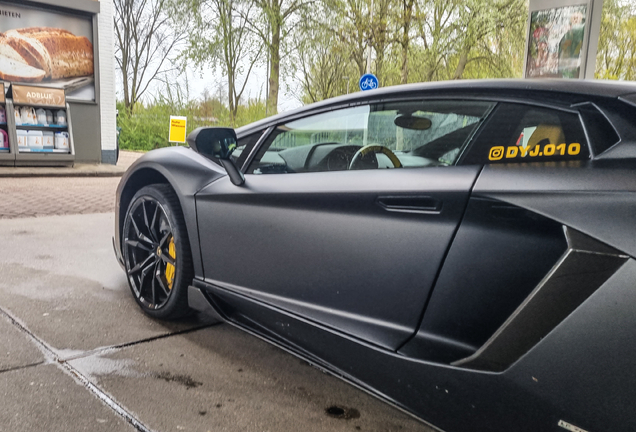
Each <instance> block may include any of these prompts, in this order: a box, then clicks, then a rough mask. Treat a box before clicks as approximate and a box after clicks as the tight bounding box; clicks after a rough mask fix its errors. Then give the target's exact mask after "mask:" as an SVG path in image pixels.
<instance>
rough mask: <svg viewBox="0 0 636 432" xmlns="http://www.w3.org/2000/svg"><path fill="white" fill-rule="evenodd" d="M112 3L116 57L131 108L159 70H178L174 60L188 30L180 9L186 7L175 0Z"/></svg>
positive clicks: (125, 103) (116, 1)
mask: <svg viewBox="0 0 636 432" xmlns="http://www.w3.org/2000/svg"><path fill="white" fill-rule="evenodd" d="M177 3H178V4H177ZM114 5H115V36H116V40H115V59H116V61H117V66H118V68H119V70H120V71H121V75H122V84H123V89H124V105H125V107H126V109H127V110H129V111H130V110H132V107H133V106H134V105H135V103H137V101H139V100H140V98H141V97H142V96H143V94H144V93H145V92H146V91H147V90H148V88H149V87H150V85H151V84H152V83H153V82H154V81H155V80H157V78H158V77H159V76H160V75H161V74H166V73H169V72H171V71H176V70H179V67H178V66H176V65H175V60H176V59H177V57H178V55H179V53H180V49H181V48H182V47H183V46H184V44H185V42H186V40H187V37H188V30H189V25H188V20H187V19H186V18H185V17H184V15H186V14H184V13H183V12H180V11H182V10H183V9H185V8H187V7H186V3H185V2H178V0H114Z"/></svg>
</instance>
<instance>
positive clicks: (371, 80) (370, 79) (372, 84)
mask: <svg viewBox="0 0 636 432" xmlns="http://www.w3.org/2000/svg"><path fill="white" fill-rule="evenodd" d="M358 85H359V86H360V90H362V91H365V90H375V89H377V88H378V87H380V83H379V82H378V77H376V76H375V75H373V74H371V73H368V74H364V75H362V76H361V77H360V81H359V82H358Z"/></svg>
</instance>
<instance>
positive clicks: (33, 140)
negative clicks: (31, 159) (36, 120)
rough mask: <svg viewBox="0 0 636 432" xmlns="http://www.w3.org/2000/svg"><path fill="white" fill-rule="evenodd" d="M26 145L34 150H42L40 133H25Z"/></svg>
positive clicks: (33, 131)
mask: <svg viewBox="0 0 636 432" xmlns="http://www.w3.org/2000/svg"><path fill="white" fill-rule="evenodd" d="M27 145H28V146H29V148H31V149H34V150H42V148H43V146H42V131H36V130H30V131H27Z"/></svg>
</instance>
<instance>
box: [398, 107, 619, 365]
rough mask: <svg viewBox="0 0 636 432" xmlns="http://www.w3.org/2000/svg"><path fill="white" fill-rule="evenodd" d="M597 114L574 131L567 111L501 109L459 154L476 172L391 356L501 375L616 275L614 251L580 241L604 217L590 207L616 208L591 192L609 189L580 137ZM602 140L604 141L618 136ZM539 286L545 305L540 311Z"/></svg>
mask: <svg viewBox="0 0 636 432" xmlns="http://www.w3.org/2000/svg"><path fill="white" fill-rule="evenodd" d="M599 115H600V113H599ZM600 121H601V120H599V119H595V124H594V125H593V124H587V127H586V129H584V128H583V124H582V123H581V118H580V113H579V112H578V110H577V108H570V107H554V106H545V105H544V106H540V105H532V104H521V103H501V104H499V106H498V107H497V108H496V110H495V111H494V112H493V113H492V114H491V116H490V117H489V120H488V122H487V124H486V125H485V126H484V127H483V128H482V129H481V130H480V133H479V135H478V136H477V137H476V138H475V140H474V142H473V145H472V147H471V148H470V149H469V150H468V151H467V152H466V153H465V155H464V157H463V158H462V160H461V161H460V165H461V164H467V165H485V167H484V169H483V171H482V172H481V174H480V176H479V180H478V181H477V182H476V184H475V187H474V189H473V193H472V194H471V197H470V199H469V201H468V205H467V210H466V213H465V215H464V218H463V220H462V223H461V226H460V228H459V229H458V231H457V234H456V236H455V238H454V241H453V244H452V246H451V248H450V249H449V252H448V255H447V258H446V260H445V263H444V266H443V268H442V269H441V271H440V275H439V277H438V279H437V281H436V285H435V288H434V290H433V292H432V295H431V298H430V301H429V303H428V305H427V309H426V311H425V313H424V316H423V320H422V325H421V328H420V330H419V331H418V333H417V335H416V336H415V337H414V338H413V339H412V340H410V341H409V342H408V343H407V344H406V345H405V346H403V347H401V348H400V353H402V354H404V355H407V356H409V357H416V358H420V359H424V360H429V361H437V362H443V363H452V364H455V365H463V366H465V367H470V368H478V369H486V370H495V371H500V370H503V369H505V368H507V367H508V366H510V364H512V363H513V362H514V361H516V360H517V359H518V358H519V357H520V356H521V355H523V354H525V353H526V352H527V351H528V350H529V349H530V348H531V347H532V346H533V345H534V344H536V343H537V342H538V341H539V340H540V339H541V337H544V336H545V335H546V334H547V333H548V332H549V331H551V330H552V329H553V328H554V327H555V326H556V325H557V324H558V323H559V322H560V320H562V319H563V318H564V317H565V316H566V315H567V314H569V313H570V312H572V311H573V310H574V308H575V307H577V306H578V305H579V304H580V302H581V301H583V300H584V299H585V298H586V297H587V296H589V295H590V294H591V292H593V290H594V289H596V288H598V287H599V286H600V282H599V281H602V280H605V279H606V278H607V277H608V275H609V274H611V273H612V272H613V271H614V270H615V268H616V267H615V265H616V264H620V263H621V260H620V259H616V258H615V257H613V256H611V255H612V254H614V253H615V252H612V251H610V249H609V248H604V246H602V245H601V243H602V242H599V241H598V240H595V239H593V238H590V237H588V236H589V234H590V233H593V232H594V231H595V229H593V228H590V227H593V226H595V224H596V225H598V218H599V217H603V216H602V215H603V210H600V211H599V210H593V209H595V208H601V209H602V208H603V206H600V205H599V206H598V207H594V203H595V202H601V201H602V200H606V201H608V203H607V204H606V209H607V210H608V211H609V210H610V209H615V208H620V206H618V207H616V206H614V204H612V202H611V201H612V199H614V198H612V199H608V198H607V197H602V196H601V195H600V194H599V193H598V191H594V189H601V190H602V188H607V187H608V185H610V186H609V187H610V188H613V187H616V186H613V185H612V177H611V174H610V173H611V172H612V171H611V169H608V170H606V171H604V170H602V169H600V167H595V168H593V167H592V166H591V164H590V162H589V159H590V154H591V153H590V148H589V146H588V140H587V136H588V135H589V134H590V133H591V132H593V127H598V126H599V122H600ZM605 121H606V120H605ZM586 130H587V131H588V134H586V133H585V131H586ZM605 130H607V128H606V129H605ZM604 135H605V136H604V138H603V139H609V140H610V143H609V144H608V145H607V147H609V146H610V145H611V143H612V142H616V141H618V137H616V136H615V133H614V136H615V137H614V138H612V137H610V136H607V135H608V134H607V133H605V134H604ZM614 196H616V195H614ZM617 201H620V199H617ZM585 203H588V205H589V209H588V208H586V207H585ZM576 205H578V206H579V207H575V206H576ZM614 211H615V212H617V213H618V214H620V211H616V210H614ZM604 217H607V218H610V217H611V216H610V215H605V216H604ZM583 227H584V228H585V229H582V228H583ZM577 230H581V231H583V232H587V233H588V234H587V235H584V234H581V233H580V232H578V231H577ZM572 245H576V246H572ZM590 248H591V249H590ZM573 250H575V251H574V252H573ZM580 251H585V252H584V253H583V254H582V255H577V254H579V253H580ZM603 253H605V254H606V255H605V256H603V255H602V254H603ZM581 257H584V258H581ZM579 275H580V279H576V277H579ZM572 281H574V282H572ZM568 286H571V287H574V288H573V289H572V290H571V292H568V291H567V287H568ZM564 287H566V288H564ZM550 290H553V292H551V291H550ZM540 291H541V292H542V293H547V294H545V295H546V298H548V299H549V300H548V301H544V304H543V305H542V306H540V307H539V306H535V305H536V304H538V303H537V299H541V292H540ZM533 299H534V300H533ZM519 317H521V318H523V319H524V320H525V321H523V323H520V322H521V321H520V318H519ZM502 341H505V342H502Z"/></svg>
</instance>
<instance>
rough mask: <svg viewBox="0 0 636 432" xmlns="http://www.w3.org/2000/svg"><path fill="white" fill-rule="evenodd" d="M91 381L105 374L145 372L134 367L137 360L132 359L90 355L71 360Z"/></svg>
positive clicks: (132, 375)
mask: <svg viewBox="0 0 636 432" xmlns="http://www.w3.org/2000/svg"><path fill="white" fill-rule="evenodd" d="M69 363H70V364H71V365H72V366H73V367H74V368H76V369H77V370H79V371H80V372H81V373H82V374H83V375H84V376H86V378H87V379H88V380H90V381H95V380H96V379H97V378H98V377H100V376H104V375H117V376H123V377H142V376H143V374H140V373H139V372H136V371H135V370H134V368H133V366H134V364H135V361H134V360H130V359H117V360H115V359H110V358H106V357H100V356H89V357H83V358H78V359H75V360H71V361H70V362H69Z"/></svg>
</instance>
